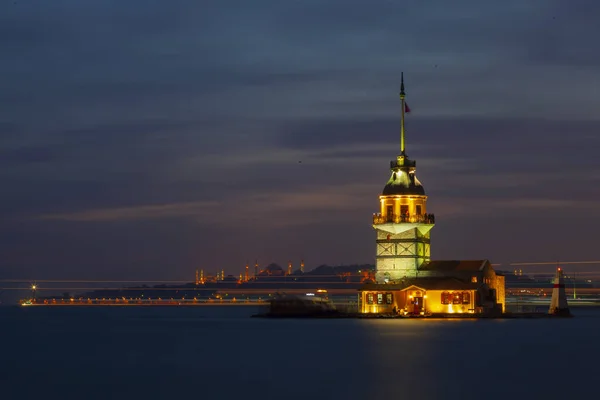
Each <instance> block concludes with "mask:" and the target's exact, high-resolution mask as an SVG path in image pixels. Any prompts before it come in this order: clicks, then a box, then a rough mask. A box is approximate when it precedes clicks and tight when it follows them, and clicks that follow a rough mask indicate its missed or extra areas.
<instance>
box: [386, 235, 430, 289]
mask: <svg viewBox="0 0 600 400" xmlns="http://www.w3.org/2000/svg"><path fill="white" fill-rule="evenodd" d="M394 225H401V224H394ZM419 228H420V227H416V226H415V227H412V228H410V229H408V230H404V231H400V232H399V233H391V232H390V231H389V230H383V229H379V226H377V225H375V229H376V231H377V244H376V245H377V252H376V257H375V266H376V271H377V272H376V275H375V280H376V281H377V283H391V282H397V281H400V280H402V279H406V278H416V277H418V276H419V267H420V266H421V265H423V264H424V263H426V262H429V261H430V258H431V251H430V245H429V243H430V236H429V229H431V228H429V229H427V230H426V231H425V233H422V232H423V231H424V230H423V229H419ZM398 230H399V229H398Z"/></svg>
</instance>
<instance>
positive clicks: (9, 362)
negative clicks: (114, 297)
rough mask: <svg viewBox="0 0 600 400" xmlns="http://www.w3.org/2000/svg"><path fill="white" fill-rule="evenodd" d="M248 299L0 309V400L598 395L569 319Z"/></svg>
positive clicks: (583, 318)
mask: <svg viewBox="0 0 600 400" xmlns="http://www.w3.org/2000/svg"><path fill="white" fill-rule="evenodd" d="M257 311H258V310H257V309H256V308H254V307H248V306H245V307H224V306H221V307H185V308H184V307H182V308H178V307H164V308H160V307H156V308H154V307H0V324H1V325H0V327H1V328H0V349H1V353H0V360H1V361H0V399H10V400H12V399H84V400H86V399H106V400H108V399H184V398H185V399H214V400H220V399H302V400H307V399H560V398H564V399H572V398H573V399H574V398H578V399H585V398H589V399H592V398H594V399H595V398H598V397H600V391H599V388H598V382H599V376H600V359H599V356H600V345H599V343H598V333H599V332H600V309H585V308H581V309H574V310H573V311H574V314H575V318H570V319H507V320H501V319H498V320H438V319H368V320H354V319H333V320H320V319H277V320H275V319H260V318H258V319H257V318H250V315H251V314H253V313H256V312H257Z"/></svg>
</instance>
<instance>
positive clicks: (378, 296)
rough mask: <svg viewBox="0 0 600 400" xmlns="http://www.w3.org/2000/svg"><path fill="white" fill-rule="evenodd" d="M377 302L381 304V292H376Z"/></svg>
mask: <svg viewBox="0 0 600 400" xmlns="http://www.w3.org/2000/svg"><path fill="white" fill-rule="evenodd" d="M377 304H383V293H377Z"/></svg>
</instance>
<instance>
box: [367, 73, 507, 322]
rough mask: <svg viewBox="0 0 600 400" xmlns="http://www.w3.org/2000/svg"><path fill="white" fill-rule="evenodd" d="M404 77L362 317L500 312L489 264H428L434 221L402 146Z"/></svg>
mask: <svg viewBox="0 0 600 400" xmlns="http://www.w3.org/2000/svg"><path fill="white" fill-rule="evenodd" d="M405 96H406V95H405V92H404V77H402V83H401V86H400V101H401V124H400V154H399V155H398V156H397V157H396V159H395V160H392V161H391V162H390V170H391V175H390V178H389V180H388V181H387V183H386V185H385V187H384V188H383V191H382V193H381V195H380V196H379V212H377V213H375V214H373V228H374V229H375V232H376V253H375V267H376V274H375V279H376V282H374V283H372V284H367V285H365V286H364V287H363V288H362V289H361V291H360V299H361V312H363V313H393V312H398V313H406V314H418V315H425V314H429V313H488V312H502V310H503V309H504V302H505V296H504V276H502V275H501V274H499V273H497V272H496V271H494V269H493V268H492V266H491V264H490V263H489V261H487V260H475V261H458V260H449V261H431V230H432V229H433V227H434V225H435V216H434V214H433V213H431V212H430V211H429V210H428V209H427V196H426V195H425V189H424V188H423V185H422V184H421V182H420V181H419V180H418V179H417V176H416V165H417V163H416V161H414V160H411V159H409V158H408V155H407V153H406V147H405V129H404V119H405V113H406V112H408V111H409V109H408V106H407V105H406V101H405Z"/></svg>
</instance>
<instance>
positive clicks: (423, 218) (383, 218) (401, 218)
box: [373, 213, 435, 225]
mask: <svg viewBox="0 0 600 400" xmlns="http://www.w3.org/2000/svg"><path fill="white" fill-rule="evenodd" d="M380 224H435V216H434V215H433V214H413V215H410V214H402V215H398V214H388V215H381V214H379V213H378V214H373V225H380Z"/></svg>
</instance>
